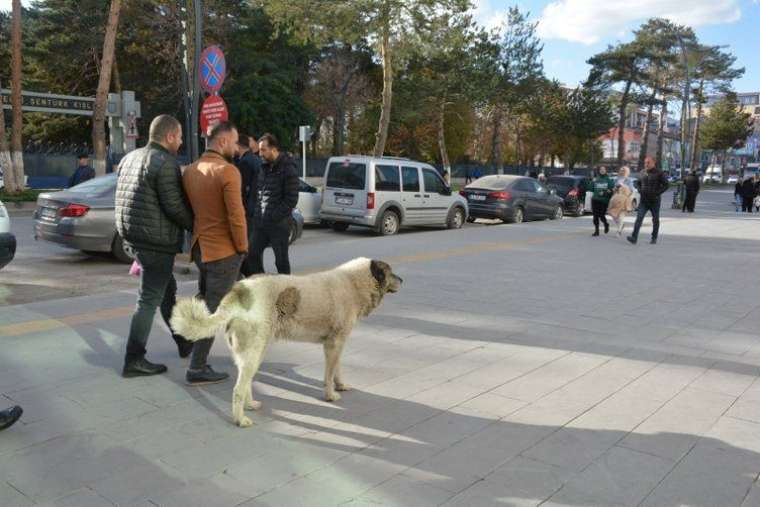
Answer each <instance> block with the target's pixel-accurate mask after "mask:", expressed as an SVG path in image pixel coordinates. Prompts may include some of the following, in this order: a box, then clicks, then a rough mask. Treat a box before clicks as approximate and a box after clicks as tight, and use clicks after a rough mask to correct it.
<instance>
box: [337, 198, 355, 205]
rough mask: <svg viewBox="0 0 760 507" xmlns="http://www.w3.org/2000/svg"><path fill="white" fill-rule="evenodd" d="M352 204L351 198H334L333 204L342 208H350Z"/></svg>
mask: <svg viewBox="0 0 760 507" xmlns="http://www.w3.org/2000/svg"><path fill="white" fill-rule="evenodd" d="M353 203H354V198H353V197H336V198H335V204H343V205H344V206H351V205H352V204H353Z"/></svg>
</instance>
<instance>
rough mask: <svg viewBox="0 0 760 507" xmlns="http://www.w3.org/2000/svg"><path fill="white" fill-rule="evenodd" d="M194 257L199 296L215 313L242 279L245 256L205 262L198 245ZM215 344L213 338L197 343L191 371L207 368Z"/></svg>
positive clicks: (194, 249) (194, 250)
mask: <svg viewBox="0 0 760 507" xmlns="http://www.w3.org/2000/svg"><path fill="white" fill-rule="evenodd" d="M192 256H193V262H194V263H195V265H196V266H198V271H200V277H199V278H198V296H199V297H200V298H201V299H202V300H203V301H205V302H206V306H207V307H208V310H209V311H210V312H211V313H214V312H215V311H216V309H217V308H219V303H221V302H222V298H224V296H226V295H227V293H228V292H229V291H230V289H232V286H233V285H235V282H237V281H238V279H239V278H240V264H241V263H242V262H243V256H242V255H237V254H236V255H232V256H230V257H226V258H224V259H220V260H217V261H212V262H203V260H202V258H201V248H200V245H199V244H198V243H196V244H195V246H193V252H192ZM213 344H214V337H213V336H211V337H209V338H204V339H203V340H199V341H197V342H195V345H194V346H193V357H192V358H191V359H190V369H191V370H200V369H202V368H203V367H204V366H206V362H207V361H208V354H209V352H211V346H212V345H213Z"/></svg>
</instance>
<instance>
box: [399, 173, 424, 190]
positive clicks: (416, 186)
mask: <svg viewBox="0 0 760 507" xmlns="http://www.w3.org/2000/svg"><path fill="white" fill-rule="evenodd" d="M401 173H402V176H403V178H404V192H419V191H420V173H419V172H418V171H417V168H416V167H402V168H401Z"/></svg>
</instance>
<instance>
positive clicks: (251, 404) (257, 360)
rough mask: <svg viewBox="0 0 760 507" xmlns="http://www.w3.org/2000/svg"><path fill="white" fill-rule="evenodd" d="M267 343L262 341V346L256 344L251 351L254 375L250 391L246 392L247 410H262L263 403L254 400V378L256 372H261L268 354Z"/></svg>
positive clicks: (250, 382)
mask: <svg viewBox="0 0 760 507" xmlns="http://www.w3.org/2000/svg"><path fill="white" fill-rule="evenodd" d="M266 348H267V343H266V342H265V341H263V340H262V344H261V345H259V343H256V344H255V346H254V348H253V350H252V351H250V352H249V353H250V364H251V365H252V366H253V374H252V375H251V379H250V380H249V381H248V383H247V384H246V386H247V387H248V389H247V390H246V392H245V409H246V410H258V409H260V408H261V402H260V401H256V400H254V399H253V377H254V376H255V375H256V372H257V371H259V367H260V366H261V361H262V360H263V359H264V353H265V352H266Z"/></svg>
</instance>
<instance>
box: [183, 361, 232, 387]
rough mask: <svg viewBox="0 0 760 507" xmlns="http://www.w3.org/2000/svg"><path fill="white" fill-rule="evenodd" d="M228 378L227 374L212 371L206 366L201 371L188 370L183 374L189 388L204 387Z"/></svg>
mask: <svg viewBox="0 0 760 507" xmlns="http://www.w3.org/2000/svg"><path fill="white" fill-rule="evenodd" d="M229 376H230V374H229V373H224V372H217V371H214V370H213V369H212V368H211V366H209V365H206V366H204V367H203V369H201V370H190V369H188V370H187V373H186V374H185V380H186V381H187V383H188V384H189V385H191V386H204V385H207V384H218V383H220V382H224V381H225V380H227V379H228V378H229Z"/></svg>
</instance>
